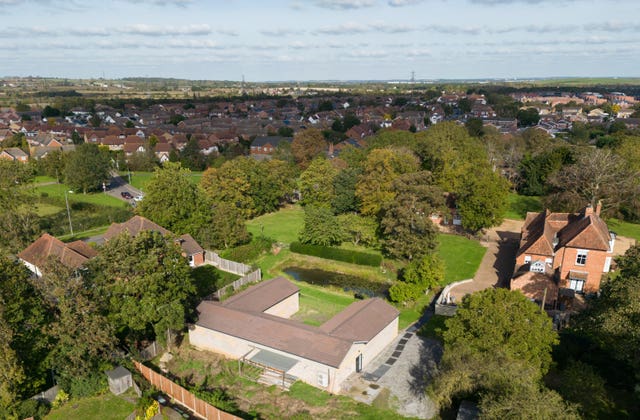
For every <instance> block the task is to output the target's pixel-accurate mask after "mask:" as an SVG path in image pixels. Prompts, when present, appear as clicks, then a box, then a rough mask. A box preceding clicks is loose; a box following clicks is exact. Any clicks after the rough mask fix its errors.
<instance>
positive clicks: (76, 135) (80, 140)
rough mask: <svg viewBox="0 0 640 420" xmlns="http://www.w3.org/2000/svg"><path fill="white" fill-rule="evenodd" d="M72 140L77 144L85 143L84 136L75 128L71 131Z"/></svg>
mask: <svg viewBox="0 0 640 420" xmlns="http://www.w3.org/2000/svg"><path fill="white" fill-rule="evenodd" d="M71 141H72V142H73V144H75V145H78V144H82V143H84V137H82V136H81V135H80V133H78V132H77V131H75V130H74V131H73V133H71Z"/></svg>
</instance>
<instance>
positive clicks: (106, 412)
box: [45, 393, 135, 420]
mask: <svg viewBox="0 0 640 420" xmlns="http://www.w3.org/2000/svg"><path fill="white" fill-rule="evenodd" d="M134 408H135V405H134V404H133V403H132V402H129V401H127V400H125V399H124V398H122V397H118V396H115V395H113V394H111V393H108V394H104V395H100V396H97V397H89V398H82V399H77V400H73V399H72V400H70V401H68V402H67V403H66V404H65V405H63V406H62V407H60V408H58V409H55V410H51V412H50V413H49V414H48V415H47V416H46V417H45V419H46V420H68V419H95V418H100V419H102V420H109V419H113V420H122V419H125V418H127V416H128V415H129V414H131V413H132V412H133V410H134Z"/></svg>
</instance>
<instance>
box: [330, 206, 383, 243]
mask: <svg viewBox="0 0 640 420" xmlns="http://www.w3.org/2000/svg"><path fill="white" fill-rule="evenodd" d="M338 222H339V223H340V226H341V227H342V230H343V232H344V234H345V239H348V240H350V241H351V243H352V244H354V245H356V246H357V245H363V246H366V247H375V246H377V245H378V238H377V236H376V230H377V229H378V223H377V222H376V220H375V219H374V218H372V217H365V216H360V215H359V214H357V213H345V214H340V215H338Z"/></svg>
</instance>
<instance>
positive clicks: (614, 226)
mask: <svg viewBox="0 0 640 420" xmlns="http://www.w3.org/2000/svg"><path fill="white" fill-rule="evenodd" d="M607 226H608V227H609V230H612V231H614V232H615V233H617V234H618V235H620V236H626V237H627V238H633V239H635V240H636V241H639V242H640V225H639V224H636V223H629V222H624V221H622V220H618V219H609V220H607Z"/></svg>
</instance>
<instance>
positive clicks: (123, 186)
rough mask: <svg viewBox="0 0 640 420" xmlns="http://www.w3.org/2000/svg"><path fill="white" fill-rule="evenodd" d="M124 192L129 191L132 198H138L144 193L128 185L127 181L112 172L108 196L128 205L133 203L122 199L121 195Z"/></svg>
mask: <svg viewBox="0 0 640 420" xmlns="http://www.w3.org/2000/svg"><path fill="white" fill-rule="evenodd" d="M124 191H128V192H129V193H130V194H131V195H132V196H134V197H137V196H139V195H142V191H140V190H139V189H137V188H135V187H134V186H133V185H131V184H128V183H127V181H125V180H124V178H122V177H121V176H120V175H118V173H117V172H115V171H111V180H110V181H109V189H108V190H107V194H109V195H110V196H112V197H115V198H117V199H120V200H122V201H126V202H127V203H132V202H133V200H127V199H125V198H122V195H121V193H123V192H124Z"/></svg>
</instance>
